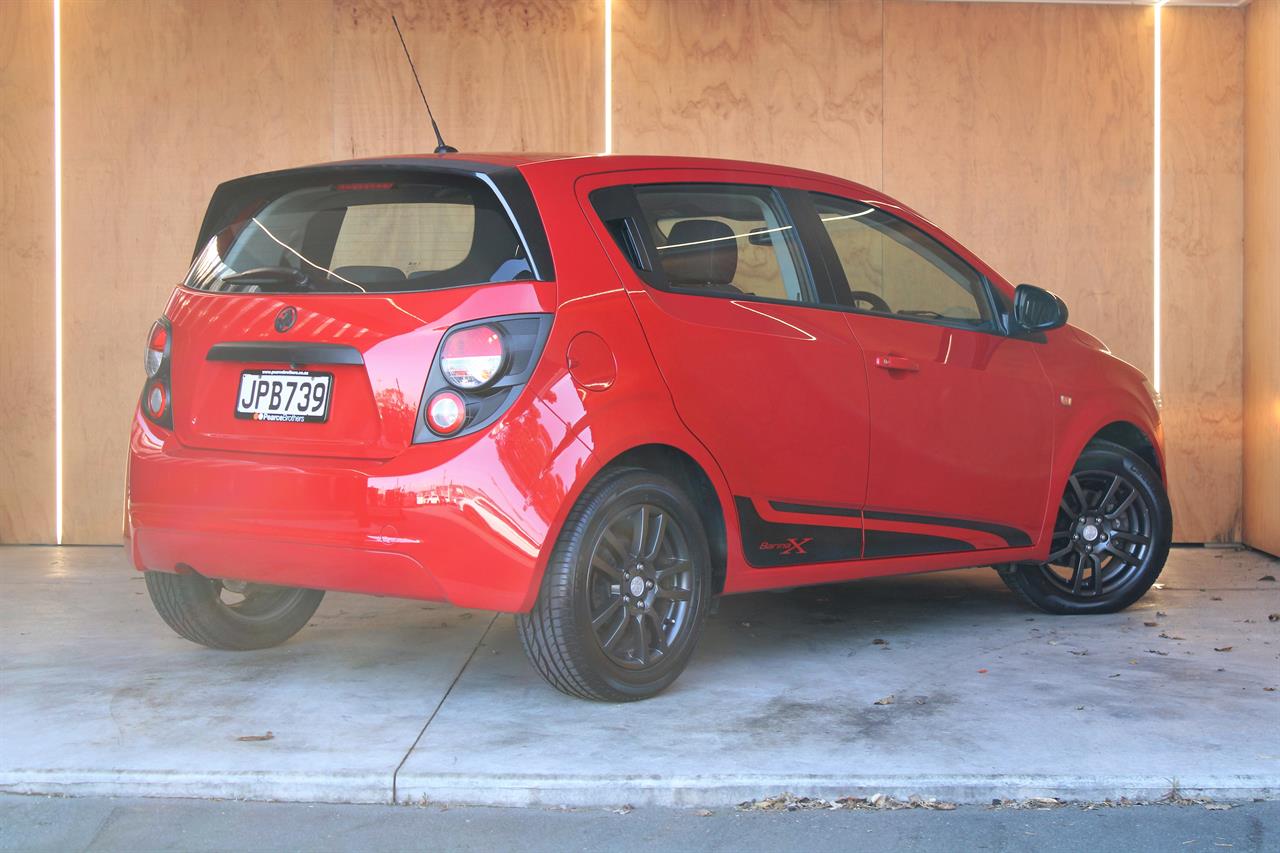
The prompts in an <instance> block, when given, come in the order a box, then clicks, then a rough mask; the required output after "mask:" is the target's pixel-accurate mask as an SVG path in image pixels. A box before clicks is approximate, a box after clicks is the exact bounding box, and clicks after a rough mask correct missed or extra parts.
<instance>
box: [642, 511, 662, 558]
mask: <svg viewBox="0 0 1280 853" xmlns="http://www.w3.org/2000/svg"><path fill="white" fill-rule="evenodd" d="M650 527H652V528H653V531H652V533H650V534H649V535H648V539H646V542H647V543H648V545H647V547H646V548H645V549H644V551H643V552H642V553H643V556H644V558H645V559H646V560H653V559H655V558H657V556H658V551H659V550H661V548H662V543H663V541H664V540H665V539H666V536H667V514H666V513H665V512H660V513H657V514H656V515H654V516H653V523H652V524H651V525H650Z"/></svg>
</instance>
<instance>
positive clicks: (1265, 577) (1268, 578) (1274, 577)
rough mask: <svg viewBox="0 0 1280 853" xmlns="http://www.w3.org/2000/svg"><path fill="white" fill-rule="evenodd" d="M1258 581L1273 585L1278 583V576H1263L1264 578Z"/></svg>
mask: <svg viewBox="0 0 1280 853" xmlns="http://www.w3.org/2000/svg"><path fill="white" fill-rule="evenodd" d="M1258 580H1260V581H1271V582H1272V583H1275V581H1276V576H1275V575H1263V576H1262V577H1260V578H1258Z"/></svg>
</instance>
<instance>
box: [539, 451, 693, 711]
mask: <svg viewBox="0 0 1280 853" xmlns="http://www.w3.org/2000/svg"><path fill="white" fill-rule="evenodd" d="M710 569H711V558H710V552H709V549H708V546H707V538H706V533H705V531H704V530H703V528H702V523H701V520H700V518H699V515H698V512H697V510H696V509H695V508H694V506H693V504H692V503H691V502H690V500H689V498H688V497H687V496H686V495H685V494H684V492H682V491H681V490H680V488H679V487H678V486H676V485H675V484H674V483H673V482H671V481H670V480H668V479H667V478H666V477H663V476H660V475H658V474H654V473H651V472H648V471H644V470H640V469H634V468H623V469H617V470H614V471H610V472H607V473H605V474H603V475H602V476H601V477H599V478H598V479H597V480H596V481H595V482H593V483H591V484H590V485H589V486H588V487H587V488H586V490H585V491H584V492H583V494H582V496H581V497H580V498H579V499H578V501H577V503H576V504H575V505H574V507H573V510H572V511H571V512H570V513H569V517H568V519H567V520H566V521H565V524H564V528H563V530H562V532H561V534H560V537H559V539H558V540H557V541H556V544H555V548H554V549H553V551H552V553H551V557H550V559H549V560H548V563H547V569H546V573H545V575H544V576H543V579H542V585H541V587H540V590H539V594H538V598H537V601H536V603H535V604H534V606H533V609H532V610H531V611H530V612H529V613H523V614H519V615H518V616H517V617H516V624H517V626H518V628H519V631H520V638H521V640H522V642H523V644H524V649H525V652H526V653H527V654H528V656H529V660H530V661H531V662H532V663H533V666H534V668H535V669H536V670H537V671H538V672H539V673H540V674H541V675H542V677H543V678H545V679H546V680H547V682H548V683H550V684H551V686H553V687H555V688H556V689H557V690H560V691H562V692H564V693H567V694H569V695H570V696H577V697H580V698H583V699H594V700H598V701H610V702H631V701H635V700H638V699H647V698H649V697H651V696H656V695H657V694H658V693H660V692H662V691H663V690H664V689H666V688H667V687H668V686H670V685H671V683H672V682H673V681H675V680H676V678H677V677H678V676H679V675H680V673H681V672H682V671H683V670H684V668H685V666H686V664H688V662H689V657H690V655H691V654H692V653H693V649H694V646H695V645H696V643H697V640H698V637H699V635H700V634H701V630H702V623H703V622H704V621H705V617H706V612H707V607H708V604H709V602H710V600H711V597H712V589H711V570H710Z"/></svg>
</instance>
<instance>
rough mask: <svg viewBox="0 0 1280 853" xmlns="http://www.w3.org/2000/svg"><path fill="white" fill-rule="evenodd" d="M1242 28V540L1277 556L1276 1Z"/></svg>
mask: <svg viewBox="0 0 1280 853" xmlns="http://www.w3.org/2000/svg"><path fill="white" fill-rule="evenodd" d="M1245 27H1246V34H1245V119H1244V126H1245V213H1244V218H1245V237H1244V256H1245V260H1244V282H1245V284H1244V302H1245V311H1244V342H1245V356H1244V408H1245V417H1244V541H1245V542H1247V543H1249V544H1250V545H1252V546H1254V547H1255V548H1261V549H1262V550H1264V551H1268V552H1270V553H1272V554H1275V555H1277V556H1280V2H1277V0H1267V2H1254V3H1253V5H1251V6H1250V7H1249V9H1248V11H1247V13H1246V23H1245Z"/></svg>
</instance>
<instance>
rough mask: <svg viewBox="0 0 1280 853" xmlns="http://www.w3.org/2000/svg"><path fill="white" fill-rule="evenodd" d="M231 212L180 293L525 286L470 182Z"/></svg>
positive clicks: (424, 182) (516, 252) (259, 201)
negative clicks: (193, 290) (491, 284)
mask: <svg viewBox="0 0 1280 853" xmlns="http://www.w3.org/2000/svg"><path fill="white" fill-rule="evenodd" d="M236 203H237V205H239V209H238V210H236V211H233V212H232V213H231V214H230V215H229V216H227V217H225V218H224V221H229V224H226V225H225V226H222V227H221V228H220V229H219V230H218V231H217V232H216V233H214V234H213V236H212V237H210V238H209V239H208V241H206V242H205V244H204V246H203V247H201V249H200V251H199V252H198V253H197V255H196V258H195V261H194V263H193V264H192V265H191V271H190V272H189V273H188V274H187V278H186V282H185V284H186V286H187V287H191V288H196V289H198V290H214V291H230V292H242V293H244V292H249V293H285V292H289V293H297V292H324V293H404V292H412V291H421V290H435V289H437V288H442V287H457V286H461V285H468V284H480V283H484V282H492V281H517V280H521V279H528V278H533V277H534V276H533V271H532V269H531V267H530V264H529V258H528V253H527V249H526V247H525V246H524V245H523V243H522V242H521V239H520V236H519V232H518V231H517V230H516V228H515V227H514V226H513V225H512V222H511V219H510V217H509V216H508V215H507V213H506V211H505V210H504V208H503V206H502V204H501V202H500V201H499V199H498V198H497V196H496V195H495V194H494V192H493V191H492V190H491V189H490V188H489V187H488V186H486V185H485V184H483V183H481V182H480V181H478V180H472V179H459V178H456V177H446V176H440V177H439V178H438V179H437V178H434V177H423V178H418V179H415V180H414V181H413V182H412V183H397V182H389V181H387V182H382V181H357V182H349V183H323V184H321V183H310V184H308V185H305V186H298V185H295V186H293V187H289V188H285V189H282V190H281V189H277V191H276V192H274V193H272V194H270V195H267V196H265V197H258V198H251V199H245V198H244V197H243V196H242V197H240V198H239V199H237V202H236Z"/></svg>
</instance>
